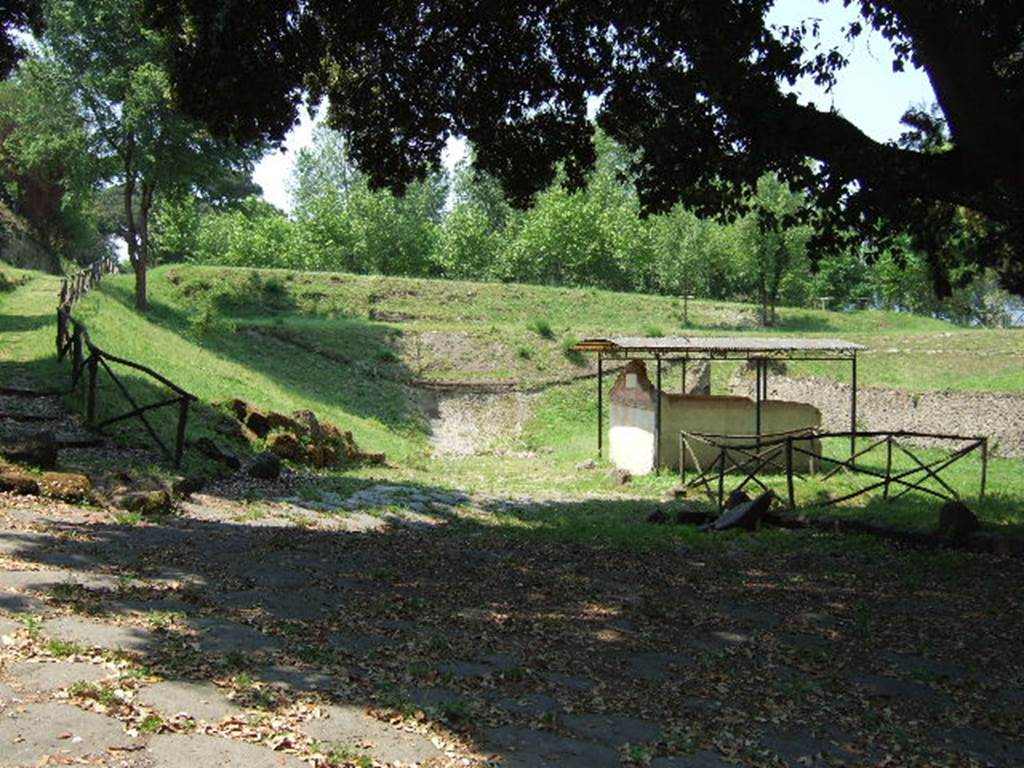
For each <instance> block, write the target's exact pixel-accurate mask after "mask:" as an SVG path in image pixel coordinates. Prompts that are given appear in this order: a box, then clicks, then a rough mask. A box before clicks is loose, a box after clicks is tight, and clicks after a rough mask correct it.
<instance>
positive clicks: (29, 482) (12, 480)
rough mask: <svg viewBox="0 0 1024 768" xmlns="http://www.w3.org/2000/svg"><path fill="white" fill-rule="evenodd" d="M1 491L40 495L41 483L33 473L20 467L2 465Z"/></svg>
mask: <svg viewBox="0 0 1024 768" xmlns="http://www.w3.org/2000/svg"><path fill="white" fill-rule="evenodd" d="M0 491H6V492H8V493H18V494H21V495H23V496H38V495H39V483H38V482H37V481H36V479H35V478H34V477H32V475H30V474H28V473H27V472H26V471H25V470H23V469H19V468H18V467H10V466H4V467H0Z"/></svg>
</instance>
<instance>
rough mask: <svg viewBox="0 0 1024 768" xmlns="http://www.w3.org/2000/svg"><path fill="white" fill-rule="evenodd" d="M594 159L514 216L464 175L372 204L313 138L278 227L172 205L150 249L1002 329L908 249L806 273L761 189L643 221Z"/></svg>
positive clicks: (490, 181)
mask: <svg viewBox="0 0 1024 768" xmlns="http://www.w3.org/2000/svg"><path fill="white" fill-rule="evenodd" d="M595 146H596V147H597V149H598V157H597V161H596V164H595V168H594V170H593V171H592V172H591V173H590V174H589V175H588V177H587V179H586V184H585V185H584V187H583V188H582V189H580V190H578V191H576V192H569V191H567V190H566V189H565V188H564V187H563V186H562V185H561V184H560V183H558V180H556V181H555V182H554V183H552V185H551V186H550V187H549V188H548V189H546V190H544V191H542V192H541V193H540V194H539V195H538V196H537V200H536V203H535V205H534V206H533V207H532V208H530V209H529V210H526V211H521V210H517V209H515V208H513V207H512V206H510V205H509V204H508V203H507V202H506V201H505V199H504V197H503V195H502V193H501V189H500V185H499V183H498V182H497V181H496V180H495V179H494V178H493V177H490V176H487V175H486V174H483V173H480V172H478V171H476V170H474V169H473V167H472V164H471V163H470V162H468V161H467V162H464V163H462V164H461V165H459V166H458V167H457V168H455V170H454V172H453V173H452V174H451V179H450V180H449V179H446V178H445V177H444V176H441V175H439V174H433V175H431V176H430V177H429V178H428V179H427V180H425V181H422V182H415V183H413V184H412V185H410V187H409V188H408V190H407V191H406V194H405V195H404V196H403V197H396V196H394V195H393V194H392V193H391V192H389V191H387V190H378V191H374V190H372V189H370V187H369V184H368V181H367V179H366V177H365V176H364V175H363V174H362V173H361V172H360V171H358V170H357V169H356V168H355V166H354V165H353V164H352V162H351V160H350V158H349V155H348V152H347V147H346V144H345V142H344V140H343V139H342V137H341V135H340V134H339V133H338V132H336V131H332V130H330V129H327V128H324V127H322V126H321V127H318V128H317V129H316V130H315V132H314V142H313V146H312V147H311V148H310V149H308V150H304V151H303V152H302V153H301V154H300V155H299V157H298V161H297V163H296V168H295V172H294V175H293V178H292V183H291V188H292V192H293V197H294V202H295V209H294V211H293V213H292V215H291V216H290V217H289V216H286V215H285V214H284V213H282V212H281V211H279V210H277V209H275V208H274V207H273V206H271V205H269V204H267V203H265V202H263V201H261V200H257V199H255V198H254V199H250V200H249V201H247V202H245V203H244V204H242V205H240V206H232V207H228V208H222V209H219V210H217V209H209V208H206V209H203V210H202V211H201V210H200V207H199V205H198V204H195V203H193V204H187V203H185V204H182V205H180V206H176V207H173V208H171V207H168V208H166V209H164V210H163V212H162V213H161V216H160V217H159V218H158V226H157V228H156V231H155V232H156V234H155V236H156V237H157V240H158V241H159V242H160V243H161V245H162V247H161V251H162V253H161V258H162V259H167V260H175V259H187V260H191V261H195V262H199V263H206V264H227V265H234V266H246V267H287V268H293V269H306V270H339V271H351V272H358V273H373V274H391V275H410V276H439V277H450V278H458V279H472V280H498V281H516V282H528V283H539V284H548V285H566V286H594V287H601V288H610V289H619V290H635V291H648V292H657V293H666V294H672V295H680V294H690V295H694V296H698V297H701V298H712V299H732V300H741V301H749V302H752V303H754V304H755V306H757V307H759V310H760V312H759V315H760V320H761V322H762V323H763V324H764V325H771V324H773V323H774V322H775V308H776V307H777V306H779V305H789V306H815V307H817V306H821V305H822V303H824V305H825V306H828V307H831V308H841V307H847V306H866V305H873V306H880V307H885V308H888V309H904V310H912V311H917V312H922V313H931V312H941V313H943V314H945V315H947V316H951V317H955V318H956V319H959V320H964V321H976V320H979V319H984V320H986V321H987V322H989V323H992V324H998V322H999V321H1000V320H1002V319H1003V317H1002V316H997V315H994V314H992V311H993V307H999V306H1001V304H1000V300H999V299H996V298H993V297H994V296H997V295H1001V294H998V289H997V288H996V286H994V285H991V284H988V285H987V287H986V288H985V289H984V290H982V291H981V292H980V293H978V292H977V286H976V285H975V284H972V285H973V286H974V287H972V289H971V290H973V291H975V293H976V294H977V295H973V296H971V297H970V298H967V294H965V292H963V291H959V292H957V293H956V294H955V297H954V299H953V300H945V301H941V302H940V301H939V300H938V299H937V298H936V297H935V294H934V293H933V291H932V290H931V283H930V282H929V281H928V279H927V276H928V264H927V261H926V260H925V259H924V258H923V257H922V256H921V255H920V254H919V253H917V252H916V251H915V250H914V249H913V248H912V247H911V245H910V242H909V239H907V238H905V239H904V241H903V242H902V243H896V244H894V245H893V247H891V248H889V249H887V250H885V251H884V252H883V253H882V254H881V255H880V256H876V255H872V256H871V258H869V256H868V252H867V251H866V250H864V249H847V250H845V251H843V252H841V253H839V254H837V255H836V256H834V257H833V258H830V259H828V260H826V261H824V262H822V268H821V269H820V270H818V272H817V273H812V265H811V259H810V255H809V250H808V242H809V239H810V237H811V229H810V227H808V226H807V225H806V224H803V223H801V222H800V217H799V216H797V215H796V214H797V213H798V212H800V211H801V210H802V209H803V208H804V207H806V203H807V201H806V199H805V198H804V197H803V196H802V195H799V194H797V193H794V192H792V191H791V190H790V189H789V188H788V187H787V186H786V185H785V184H784V183H782V182H780V181H779V180H777V179H776V178H775V177H772V176H765V177H763V178H762V179H761V180H760V181H759V183H758V185H757V190H756V193H755V195H754V196H753V197H752V199H751V200H750V201H749V206H750V211H749V212H748V213H746V214H744V215H743V216H741V217H739V218H738V219H736V220H735V221H732V222H730V223H721V222H718V221H715V220H713V219H709V218H702V217H699V216H697V215H696V214H694V213H693V212H692V211H689V210H687V209H685V208H683V207H682V206H679V205H677V206H675V207H674V208H673V209H672V210H670V211H669V212H667V213H665V214H660V215H656V216H650V217H646V218H645V217H642V216H641V215H640V201H639V196H638V193H637V190H636V188H635V185H634V184H633V183H631V181H630V180H629V179H628V168H629V160H628V156H627V153H626V152H625V151H624V150H623V149H622V147H621V146H619V145H618V144H616V143H615V142H614V141H612V140H610V139H609V138H608V137H606V136H604V135H603V134H602V133H601V132H600V131H598V133H597V134H596V139H595ZM982 297H987V298H984V300H983V299H982ZM986 302H987V304H986ZM983 305H984V306H987V307H988V309H987V310H985V312H987V313H988V314H986V315H985V316H984V317H981V316H980V315H979V314H978V312H980V311H981V309H980V308H981V307H982V306H983Z"/></svg>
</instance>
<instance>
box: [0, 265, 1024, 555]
mask: <svg viewBox="0 0 1024 768" xmlns="http://www.w3.org/2000/svg"><path fill="white" fill-rule="evenodd" d="M23 277H24V276H23V275H19V276H18V278H19V279H22V278H23ZM150 285H151V294H150V295H151V303H152V308H151V310H150V312H149V313H148V314H146V315H140V314H138V313H136V312H135V311H134V309H133V308H132V296H131V291H132V286H133V281H132V279H131V277H130V276H129V275H121V276H113V277H109V278H107V279H106V280H105V281H104V283H103V285H102V286H101V287H100V288H99V289H98V290H95V291H93V292H92V293H91V294H90V295H89V296H88V297H87V298H86V299H85V300H84V301H83V302H82V303H81V305H80V306H79V307H78V309H77V310H76V316H77V317H79V318H80V319H82V320H84V321H85V322H86V323H88V325H89V327H90V329H91V332H92V336H93V340H94V341H95V342H96V343H97V344H98V345H99V346H101V347H102V348H104V349H106V350H107V351H109V352H111V353H114V354H117V355H121V356H124V357H127V358H130V359H132V360H136V361H138V362H140V363H143V364H146V365H149V366H151V367H153V368H154V369H155V370H157V371H159V372H161V373H162V374H164V375H165V376H168V377H169V378H170V379H172V380H173V381H175V382H177V383H178V384H179V385H180V386H182V387H184V388H186V389H188V390H189V391H191V392H193V393H195V394H196V395H197V396H198V397H199V398H200V399H201V401H202V403H201V404H200V405H199V406H198V407H197V408H196V410H195V415H194V417H193V418H192V420H191V422H190V433H189V437H190V439H191V440H195V439H196V438H197V437H200V436H211V437H215V438H217V439H221V438H220V436H219V435H218V434H217V433H216V431H215V430H214V429H213V425H214V421H215V417H216V414H215V412H214V411H213V409H212V408H211V407H210V405H209V404H210V403H212V402H214V401H216V400H218V399H222V398H227V397H241V398H244V399H247V400H250V401H252V402H254V403H256V404H258V405H260V406H262V407H265V408H270V409H276V410H282V411H291V410H297V409H311V410H313V411H315V412H316V413H317V414H318V415H320V416H321V417H323V418H326V419H328V420H330V421H333V422H335V423H336V424H338V425H339V426H340V427H341V428H343V429H351V430H352V431H353V433H354V435H355V437H356V439H357V441H358V442H359V443H360V444H361V445H362V446H363V447H364V448H365V449H368V450H377V451H384V452H385V453H386V454H387V455H388V457H389V459H390V461H391V463H392V464H393V466H392V467H390V468H362V469H358V470H353V471H350V472H348V473H345V474H344V475H343V476H341V475H339V482H340V481H341V480H342V479H345V478H347V479H349V480H352V481H354V482H364V481H366V482H368V481H370V480H376V479H386V480H388V481H389V482H408V483H412V484H422V485H429V486H432V487H442V488H460V489H464V490H470V491H475V492H482V493H493V494H528V495H531V496H535V497H540V498H561V499H570V498H572V499H583V498H585V497H586V498H597V497H600V498H601V499H604V500H605V501H606V502H607V503H605V504H603V505H600V504H598V505H596V506H595V502H593V501H585V500H578V501H576V502H573V503H572V504H569V505H568V506H565V507H561V508H559V509H560V511H558V512H557V513H555V512H552V511H550V510H549V511H548V512H546V513H545V514H548V515H549V517H548V519H547V520H546V521H545V520H542V519H540V518H539V517H538V518H535V519H532V520H531V519H524V517H523V516H520V517H519V518H517V520H515V521H513V520H509V519H503V520H499V521H498V523H497V524H498V525H499V526H506V527H515V528H518V529H524V530H532V529H534V528H536V529H537V530H548V529H551V528H552V526H554V527H555V528H558V529H559V530H563V531H571V530H573V528H574V526H572V525H570V524H569V521H570V519H574V520H576V521H577V523H579V522H580V521H581V520H583V519H586V520H587V523H586V524H585V525H582V526H581V525H577V526H575V527H576V528H577V529H579V530H578V531H577V532H578V534H579V535H581V536H582V535H584V534H583V530H584V529H586V530H589V531H590V532H591V533H590V534H587V535H601V534H600V531H605V532H606V533H607V532H608V531H610V530H612V529H615V528H616V526H617V525H618V524H617V523H616V522H615V521H616V520H618V519H621V514H620V512H621V510H619V506H617V505H620V506H621V508H622V509H625V508H626V507H628V506H629V505H631V504H635V503H636V502H635V498H636V497H640V498H648V499H650V498H655V497H660V496H662V495H663V494H664V493H665V492H666V491H668V490H669V489H670V488H671V487H672V486H673V485H675V484H676V483H677V482H678V480H677V478H675V477H674V476H673V475H671V474H669V473H665V474H662V475H660V476H649V477H644V478H637V479H636V480H634V482H633V483H632V484H630V485H628V486H625V487H617V486H614V485H613V483H612V481H611V479H610V478H609V477H608V474H609V473H608V469H609V467H608V466H607V464H603V463H598V466H597V467H596V468H595V469H592V470H579V469H577V465H578V464H579V463H580V462H582V461H584V460H586V459H590V458H593V457H594V453H595V447H596V446H595V434H594V429H595V413H594V404H595V393H594V388H595V381H594V379H592V378H578V377H580V376H581V375H582V374H586V373H588V372H590V371H591V370H592V369H591V367H590V366H591V362H592V361H589V360H588V361H580V360H579V359H574V357H573V356H572V355H569V354H567V353H566V346H567V345H568V344H569V343H570V341H571V340H572V339H579V338H584V337H587V336H596V335H619V334H622V335H627V334H629V335H643V334H646V333H655V332H658V333H664V334H681V333H708V334H711V333H719V334H721V333H729V334H734V333H748V334H753V335H768V334H772V335H775V334H798V335H801V336H838V337H841V338H844V339H849V340H852V341H857V342H859V343H861V344H864V345H865V346H867V347H869V351H868V352H866V353H864V355H863V358H862V359H863V363H862V365H861V378H860V380H861V383H862V384H864V385H871V384H879V385H883V384H884V385H888V386H903V387H906V388H908V389H914V390H918V391H921V390H928V389H938V388H945V387H950V388H960V389H978V390H1003V391H1021V390H1024V365H1020V364H1019V363H1020V361H1021V360H1022V359H1024V358H1022V355H1024V350H1022V348H1021V340H1022V339H1024V336H1022V335H1021V334H1020V332H1017V331H982V330H964V329H958V328H955V327H954V326H951V325H949V324H946V323H943V322H940V321H937V320H933V319H930V318H922V317H916V316H913V315H906V314H894V313H886V312H876V311H863V312H852V313H832V312H821V311H816V310H796V309H785V308H784V309H782V310H781V311H780V318H781V321H780V325H779V327H778V328H775V329H772V330H770V331H765V330H763V329H756V328H749V327H747V318H748V317H749V316H750V315H751V313H750V308H749V307H746V306H743V305H739V304H725V303H713V302H692V303H691V305H690V320H691V327H689V328H685V329H684V328H683V327H682V325H681V321H680V316H681V313H682V308H681V304H680V302H679V301H678V300H676V299H673V298H671V297H662V296H643V295H637V294H620V293H612V292H606V291H597V290H587V289H584V290H575V289H562V288H544V287H538V286H524V285H504V284H484V283H465V282H448V281H439V280H438V281H431V280H414V279H406V278H383V277H372V276H355V275H347V274H320V273H317V274H309V273H295V272H285V271H279V270H262V271H256V270H250V269H222V268H213V267H192V266H183V265H175V266H168V267H163V268H160V269H156V270H153V271H152V273H151V277H150ZM57 290H58V280H57V279H56V278H52V277H46V276H40V275H32V276H31V279H30V282H29V283H28V284H27V285H24V286H22V287H20V288H17V289H16V290H12V291H8V292H6V293H0V313H2V324H0V331H2V333H3V344H2V346H0V365H2V366H3V367H4V368H5V369H7V370H8V372H10V373H16V374H17V376H19V377H21V378H23V379H26V380H35V381H40V382H51V383H52V382H59V383H61V384H62V385H66V383H67V378H68V371H67V367H66V366H63V367H62V366H58V365H57V364H56V362H55V361H54V359H53V357H54V356H53V335H54V326H53V314H54V306H53V305H54V303H55V297H56V293H57ZM538 321H542V322H538ZM549 328H550V330H548V329H549ZM717 367H718V368H719V369H722V370H721V371H719V372H716V382H717V385H721V383H722V379H723V378H724V377H725V376H727V375H728V371H727V370H724V369H726V368H727V366H725V365H719V366H717ZM845 368H846V366H835V370H831V369H827V368H824V367H823V368H822V369H821V370H818V369H815V368H814V366H813V364H804V365H801V366H799V371H804V372H806V373H810V374H829V375H832V376H835V377H837V378H841V377H842V376H843V375H844V374H845V373H846V371H845ZM793 370H794V372H799V371H798V370H797V366H794V369H793ZM966 372H969V373H966ZM667 375H675V374H674V372H673V373H670V374H667ZM611 378H612V377H608V379H606V382H605V385H606V387H607V386H610V384H611ZM422 379H427V380H434V381H436V382H446V381H452V380H458V381H462V382H473V381H487V382H492V383H494V382H497V383H500V382H515V383H517V384H519V385H524V386H532V387H541V386H542V385H545V384H548V385H549V386H546V387H544V388H542V389H540V390H539V394H538V395H537V399H536V400H535V403H534V413H533V416H532V418H531V420H530V422H529V423H528V425H527V427H526V430H525V432H524V433H523V435H522V438H521V440H522V444H523V448H524V453H523V455H522V456H517V457H509V456H497V455H477V456H473V457H471V458H468V459H444V458H436V457H434V456H432V454H431V451H430V448H429V443H428V433H427V425H426V423H425V420H424V417H423V414H422V413H421V411H420V409H419V408H418V407H417V406H416V402H415V396H414V394H413V390H412V389H411V388H410V384H411V383H412V382H414V381H415V380H422ZM126 380H127V381H128V384H129V386H130V387H131V389H132V391H133V392H134V393H135V394H136V396H137V397H138V398H140V400H141V401H145V402H149V401H151V400H153V399H156V398H157V397H159V396H160V392H159V390H158V389H155V388H153V387H152V386H151V385H150V383H148V382H146V381H144V380H143V379H141V378H139V377H137V376H133V375H128V376H127V379H126ZM669 380H670V381H671V379H669ZM119 397H120V396H119V395H118V394H117V393H116V391H115V390H114V388H113V385H112V384H111V383H110V382H107V381H105V380H103V389H102V391H101V414H105V415H110V414H112V413H116V412H117V410H116V409H117V408H123V403H122V402H121V401H120V400H119ZM606 402H607V400H606ZM173 417H174V414H173V413H171V412H170V411H160V412H156V413H154V422H155V424H156V426H157V428H158V430H159V431H160V432H161V433H162V434H163V435H165V436H166V437H167V438H168V439H170V437H171V435H172V430H173V423H174V422H173ZM606 423H607V422H606ZM126 436H127V437H128V438H130V439H140V437H142V436H140V434H139V430H138V429H137V428H136V427H127V426H126ZM189 461H190V462H191V463H192V467H193V468H195V467H196V466H198V465H199V464H203V463H204V462H203V460H202V459H201V457H198V456H196V455H194V452H192V453H191V454H190V456H189ZM1022 468H1024V467H1022V462H1019V461H1008V460H995V461H993V462H992V464H991V467H990V472H989V496H988V498H987V500H986V501H985V502H984V503H978V501H977V499H976V498H975V496H976V487H977V466H976V461H975V460H974V459H971V460H970V461H968V462H964V464H963V465H961V466H957V467H956V468H954V469H953V470H951V472H950V478H951V480H950V482H952V483H953V485H954V487H956V488H958V490H961V491H962V492H963V493H964V494H965V498H966V499H967V500H968V503H970V504H972V505H973V506H976V507H977V509H978V512H979V514H980V515H981V516H982V517H983V518H984V519H985V520H987V521H989V522H992V523H998V524H1000V525H1004V526H1020V525H1021V524H1022V523H1024V512H1022V507H1024V503H1022V502H1024V479H1022V478H1024V472H1021V469H1022ZM346 481H347V480H346ZM855 482H857V480H856V479H854V478H839V479H837V480H836V481H834V482H831V483H830V484H829V485H828V486H827V487H820V484H819V485H816V483H817V481H810V482H809V483H807V484H806V486H803V487H801V488H800V489H799V490H798V495H799V496H800V498H801V499H802V500H804V501H810V500H813V499H814V498H816V497H817V496H818V495H819V494H821V493H830V494H832V495H833V497H834V496H836V495H840V494H841V493H842V491H843V488H844V487H846V486H847V485H849V487H851V488H852V487H853V485H852V484H853V483H855ZM844 484H846V485H844ZM616 500H618V501H616ZM697 503H699V500H698V501H697ZM574 505H575V506H574ZM934 508H935V504H934V503H933V502H931V501H922V500H919V499H917V498H912V497H904V499H901V500H900V501H899V502H897V503H892V504H883V503H881V502H876V501H869V500H868V499H862V500H859V501H858V503H857V504H856V505H854V506H849V507H844V508H842V509H840V510H838V513H839V514H851V515H860V516H867V517H876V518H877V517H881V518H885V519H889V520H891V521H904V520H905V521H906V522H907V524H908V525H926V524H927V525H931V524H932V516H933V514H934ZM574 509H575V510H576V511H573V510H574ZM616 510H619V511H616ZM832 512H833V513H835V510H833V511H832ZM553 514H558V515H568V517H566V518H565V521H563V523H564V524H561V525H555V521H554V518H553V517H550V515H553ZM526 517H529V516H526ZM492 523H493V521H492Z"/></svg>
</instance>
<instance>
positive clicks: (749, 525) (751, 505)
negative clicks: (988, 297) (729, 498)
mask: <svg viewBox="0 0 1024 768" xmlns="http://www.w3.org/2000/svg"><path fill="white" fill-rule="evenodd" d="M774 498H775V494H774V493H772V492H771V491H765V492H764V493H762V494H761V495H760V496H758V497H757V498H755V499H753V500H751V501H746V502H743V503H740V504H737V505H736V506H735V507H733V508H732V509H729V510H727V511H726V512H725V513H724V514H723V515H722V516H721V517H719V518H718V519H717V520H715V521H714V522H713V523H708V524H707V526H705V529H706V530H713V531H725V530H728V529H729V528H743V529H745V530H748V531H752V530H754V529H755V528H756V527H757V524H758V523H759V522H760V520H761V516H762V515H763V514H764V513H765V512H767V511H768V507H770V506H771V503H772V499H774Z"/></svg>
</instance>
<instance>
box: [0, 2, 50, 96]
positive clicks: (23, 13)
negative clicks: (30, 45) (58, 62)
mask: <svg viewBox="0 0 1024 768" xmlns="http://www.w3.org/2000/svg"><path fill="white" fill-rule="evenodd" d="M42 21H43V19H42V14H41V13H40V8H39V1H38V0H5V2H4V3H3V4H0V79H2V78H5V77H7V76H8V75H9V74H10V73H11V72H12V71H13V70H14V67H15V65H16V64H17V63H18V61H20V60H21V58H22V56H23V55H24V53H25V52H24V48H23V46H22V45H21V44H20V43H19V41H18V37H17V33H26V32H35V33H37V34H38V33H39V32H40V31H41V29H42Z"/></svg>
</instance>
